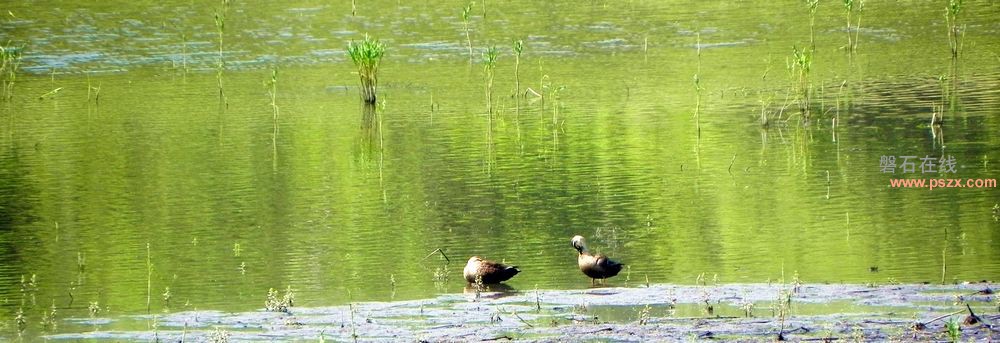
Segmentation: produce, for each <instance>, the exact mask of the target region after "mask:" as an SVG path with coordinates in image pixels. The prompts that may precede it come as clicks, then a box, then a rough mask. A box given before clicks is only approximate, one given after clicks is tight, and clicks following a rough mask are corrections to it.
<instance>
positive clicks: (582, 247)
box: [571, 235, 587, 254]
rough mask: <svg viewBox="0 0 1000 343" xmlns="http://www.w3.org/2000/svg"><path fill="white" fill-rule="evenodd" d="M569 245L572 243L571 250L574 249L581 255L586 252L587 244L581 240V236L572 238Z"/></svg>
mask: <svg viewBox="0 0 1000 343" xmlns="http://www.w3.org/2000/svg"><path fill="white" fill-rule="evenodd" d="M571 243H573V248H574V249H576V251H577V252H578V253H581V254H582V253H584V252H586V251H587V242H586V240H584V239H583V236H580V235H576V236H573V240H572V241H571Z"/></svg>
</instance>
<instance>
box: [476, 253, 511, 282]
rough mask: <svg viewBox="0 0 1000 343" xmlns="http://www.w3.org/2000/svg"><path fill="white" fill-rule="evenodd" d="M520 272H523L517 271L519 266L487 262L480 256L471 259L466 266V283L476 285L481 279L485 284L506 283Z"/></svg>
mask: <svg viewBox="0 0 1000 343" xmlns="http://www.w3.org/2000/svg"><path fill="white" fill-rule="evenodd" d="M520 272H521V270H520V269H517V266H508V265H505V264H503V263H498V262H494V261H490V260H485V259H482V258H480V257H479V256H473V257H472V258H470V259H469V262H468V263H466V264H465V270H463V274H464V276H465V281H468V282H469V283H476V279H477V278H479V279H481V280H482V283H484V284H493V283H500V282H504V281H507V280H510V278H512V277H514V275H517V273H520Z"/></svg>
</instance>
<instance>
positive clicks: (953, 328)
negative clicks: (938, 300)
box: [946, 317, 962, 342]
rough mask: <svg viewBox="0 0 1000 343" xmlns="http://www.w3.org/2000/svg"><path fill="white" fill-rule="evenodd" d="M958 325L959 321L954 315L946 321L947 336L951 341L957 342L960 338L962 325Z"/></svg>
mask: <svg viewBox="0 0 1000 343" xmlns="http://www.w3.org/2000/svg"><path fill="white" fill-rule="evenodd" d="M960 325H961V323H960V322H959V321H958V319H957V318H955V317H951V318H950V319H948V322H947V323H946V326H947V327H948V338H951V341H952V342H959V341H961V339H962V327H961V326H960Z"/></svg>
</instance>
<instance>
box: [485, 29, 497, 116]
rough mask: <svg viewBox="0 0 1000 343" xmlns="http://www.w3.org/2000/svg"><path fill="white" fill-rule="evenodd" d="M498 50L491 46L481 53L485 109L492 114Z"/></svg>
mask: <svg viewBox="0 0 1000 343" xmlns="http://www.w3.org/2000/svg"><path fill="white" fill-rule="evenodd" d="M499 56H500V50H498V49H497V47H496V46H491V47H489V48H487V49H486V51H485V52H483V72H484V75H485V77H486V109H487V111H488V112H489V113H493V79H494V76H495V74H496V68H497V58H498V57H499Z"/></svg>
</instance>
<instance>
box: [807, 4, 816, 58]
mask: <svg viewBox="0 0 1000 343" xmlns="http://www.w3.org/2000/svg"><path fill="white" fill-rule="evenodd" d="M806 5H807V6H809V48H810V49H811V50H812V51H816V10H817V9H819V0H806Z"/></svg>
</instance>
